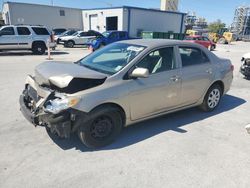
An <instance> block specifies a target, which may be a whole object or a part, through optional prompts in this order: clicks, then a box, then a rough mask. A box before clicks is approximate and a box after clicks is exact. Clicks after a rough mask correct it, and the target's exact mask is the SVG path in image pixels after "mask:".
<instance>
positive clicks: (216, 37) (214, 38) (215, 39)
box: [208, 33, 220, 43]
mask: <svg viewBox="0 0 250 188" xmlns="http://www.w3.org/2000/svg"><path fill="white" fill-rule="evenodd" d="M208 38H209V39H210V40H211V41H213V42H214V43H217V42H218V40H219V39H220V35H219V34H218V33H208Z"/></svg>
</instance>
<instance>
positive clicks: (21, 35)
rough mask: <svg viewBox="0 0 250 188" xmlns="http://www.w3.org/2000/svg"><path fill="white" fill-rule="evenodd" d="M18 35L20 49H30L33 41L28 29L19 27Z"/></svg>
mask: <svg viewBox="0 0 250 188" xmlns="http://www.w3.org/2000/svg"><path fill="white" fill-rule="evenodd" d="M16 29H17V35H18V45H19V48H20V49H29V48H30V44H31V41H32V35H31V32H30V30H29V28H27V27H21V26H18V27H17V28H16Z"/></svg>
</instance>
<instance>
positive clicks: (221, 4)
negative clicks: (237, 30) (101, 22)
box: [0, 0, 250, 25]
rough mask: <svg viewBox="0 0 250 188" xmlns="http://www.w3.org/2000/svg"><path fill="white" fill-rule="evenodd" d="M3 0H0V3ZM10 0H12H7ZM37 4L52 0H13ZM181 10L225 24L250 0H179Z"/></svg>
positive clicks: (92, 1)
mask: <svg viewBox="0 0 250 188" xmlns="http://www.w3.org/2000/svg"><path fill="white" fill-rule="evenodd" d="M3 1H4V0H0V4H2V3H3ZM9 1H12V0H9ZM14 1H15V2H27V3H37V4H51V1H52V0H33V1H32V0H14ZM179 1H180V4H179V9H180V11H182V12H187V11H194V12H196V14H197V15H198V16H201V17H205V18H206V19H207V20H208V21H209V22H212V21H215V20H216V19H221V20H222V21H223V22H225V23H226V24H227V25H228V24H230V23H231V22H232V19H233V14H234V9H235V8H236V7H237V6H240V5H250V0H179ZM53 2H54V5H58V6H66V7H76V8H82V9H84V8H99V7H108V6H111V5H110V4H112V6H122V5H129V6H138V7H145V8H159V7H160V0H140V1H139V0H53Z"/></svg>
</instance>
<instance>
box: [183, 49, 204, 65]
mask: <svg viewBox="0 0 250 188" xmlns="http://www.w3.org/2000/svg"><path fill="white" fill-rule="evenodd" d="M179 52H180V55H181V60H182V67H187V66H192V65H200V64H204V63H208V62H209V59H208V57H207V56H206V54H205V53H204V52H203V51H202V50H200V49H198V48H190V47H179Z"/></svg>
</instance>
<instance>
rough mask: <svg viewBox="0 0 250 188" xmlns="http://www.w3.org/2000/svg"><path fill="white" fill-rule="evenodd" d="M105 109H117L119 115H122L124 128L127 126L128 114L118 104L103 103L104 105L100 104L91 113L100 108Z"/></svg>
mask: <svg viewBox="0 0 250 188" xmlns="http://www.w3.org/2000/svg"><path fill="white" fill-rule="evenodd" d="M104 107H113V108H117V109H118V110H119V113H120V114H121V117H122V124H123V126H125V125H126V118H127V117H126V112H125V110H124V109H123V107H122V106H121V105H119V104H117V103H113V102H107V103H102V104H99V105H98V106H96V107H95V108H93V109H92V110H91V111H90V112H92V111H94V110H96V109H98V108H104Z"/></svg>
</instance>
